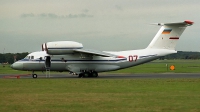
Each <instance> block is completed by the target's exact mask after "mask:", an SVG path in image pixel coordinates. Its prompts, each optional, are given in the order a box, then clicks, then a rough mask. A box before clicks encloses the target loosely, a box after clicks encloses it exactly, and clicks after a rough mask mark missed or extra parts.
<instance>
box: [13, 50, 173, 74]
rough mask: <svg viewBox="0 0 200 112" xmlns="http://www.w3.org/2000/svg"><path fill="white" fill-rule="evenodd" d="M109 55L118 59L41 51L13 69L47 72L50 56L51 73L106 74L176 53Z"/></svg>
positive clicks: (155, 51) (156, 51)
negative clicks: (49, 53) (53, 53)
mask: <svg viewBox="0 0 200 112" xmlns="http://www.w3.org/2000/svg"><path fill="white" fill-rule="evenodd" d="M107 53H110V54H114V55H118V57H102V56H92V57H87V56H86V57H84V56H83V57H82V56H80V55H79V54H77V53H75V54H71V53H70V54H66V55H48V54H47V53H46V52H45V51H39V52H33V53H31V54H29V55H28V56H27V57H26V58H24V59H22V60H19V61H17V62H15V63H14V64H13V65H12V67H13V68H14V69H18V70H28V71H45V70H46V68H45V56H50V57H51V67H50V70H51V71H71V72H74V73H77V74H78V73H80V72H81V71H82V70H92V71H96V72H105V71H113V70H118V69H123V68H128V67H132V66H135V65H139V64H143V63H145V62H149V61H152V60H155V59H157V58H159V57H161V56H165V55H168V54H172V53H176V51H174V50H167V49H141V50H129V51H120V52H107Z"/></svg>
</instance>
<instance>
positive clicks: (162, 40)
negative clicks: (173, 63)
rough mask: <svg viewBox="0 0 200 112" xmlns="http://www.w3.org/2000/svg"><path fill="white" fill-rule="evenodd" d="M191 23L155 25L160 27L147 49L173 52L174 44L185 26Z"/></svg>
mask: <svg viewBox="0 0 200 112" xmlns="http://www.w3.org/2000/svg"><path fill="white" fill-rule="evenodd" d="M192 24H193V22H192V21H184V22H178V23H157V24H156V25H160V26H162V27H161V28H160V30H159V31H158V33H157V34H156V36H155V37H154V38H153V40H152V41H151V43H150V44H149V46H148V47H147V48H154V49H170V50H175V47H176V43H177V41H178V40H179V38H180V36H181V34H182V33H183V31H184V30H185V28H186V27H187V26H191V25H192Z"/></svg>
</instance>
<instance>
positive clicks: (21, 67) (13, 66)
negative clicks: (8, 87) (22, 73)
mask: <svg viewBox="0 0 200 112" xmlns="http://www.w3.org/2000/svg"><path fill="white" fill-rule="evenodd" d="M10 67H11V68H12V69H16V70H22V69H23V63H18V62H15V63H13V64H12V65H11V66H10Z"/></svg>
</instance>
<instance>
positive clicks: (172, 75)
mask: <svg viewBox="0 0 200 112" xmlns="http://www.w3.org/2000/svg"><path fill="white" fill-rule="evenodd" d="M17 76H19V77H17ZM0 78H26V79H28V78H29V79H30V78H32V75H9V74H8V75H7V74H6V75H4V74H1V75H0ZM41 78H46V75H45V74H38V79H41ZM48 78H52V79H55V78H74V79H78V76H77V75H71V74H50V77H48ZM89 78H93V77H89ZM95 78H96V77H95ZM97 78H98V79H105V78H107V79H136V78H140V79H143V78H148V79H150V78H154V79H155V78H172V79H173V78H200V73H156V74H155V73H146V74H105V73H104V74H99V76H98V77H97Z"/></svg>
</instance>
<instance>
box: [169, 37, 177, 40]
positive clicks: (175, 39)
mask: <svg viewBox="0 0 200 112" xmlns="http://www.w3.org/2000/svg"><path fill="white" fill-rule="evenodd" d="M169 39H175V40H178V39H179V37H170V38H169Z"/></svg>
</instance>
